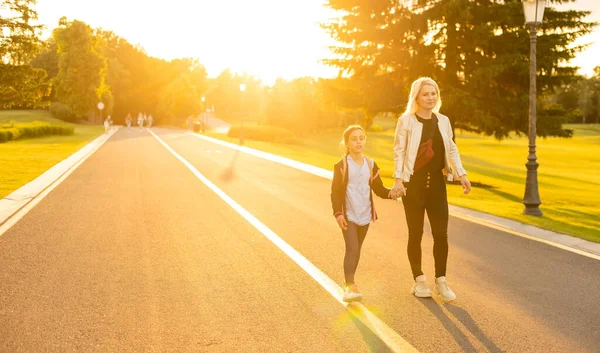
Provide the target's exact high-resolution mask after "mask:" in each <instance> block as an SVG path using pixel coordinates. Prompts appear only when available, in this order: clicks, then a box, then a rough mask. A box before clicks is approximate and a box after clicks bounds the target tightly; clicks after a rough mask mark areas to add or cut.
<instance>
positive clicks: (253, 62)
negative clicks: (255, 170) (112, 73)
mask: <svg viewBox="0 0 600 353" xmlns="http://www.w3.org/2000/svg"><path fill="white" fill-rule="evenodd" d="M166 4H167V3H166V2H151V1H141V0H136V1H123V0H106V1H103V2H94V3H90V2H88V1H80V0H38V12H39V17H40V22H42V23H44V24H45V25H46V26H47V27H48V29H53V28H55V27H56V26H57V23H58V19H59V18H60V17H62V16H66V17H67V19H68V20H69V21H72V20H75V19H79V20H82V21H84V22H86V23H89V24H90V25H91V26H92V27H101V28H103V29H106V30H111V31H113V32H115V33H116V34H117V35H119V36H121V37H123V38H125V39H127V40H128V41H129V42H131V43H133V44H139V45H141V46H142V47H143V48H144V49H145V50H146V52H147V53H148V54H149V55H152V56H156V57H160V58H164V59H168V60H169V59H174V58H181V57H195V58H198V59H199V60H200V62H201V63H202V64H203V65H205V66H206V68H207V70H208V73H209V75H210V76H216V75H218V74H219V72H221V71H222V70H224V69H227V68H230V69H232V71H234V72H238V73H248V74H251V75H254V76H256V77H258V78H260V79H261V80H262V81H263V82H264V83H266V84H271V83H273V81H274V80H275V79H276V78H277V77H282V78H284V79H291V78H295V77H301V76H315V77H331V76H334V75H335V74H336V70H335V69H333V68H329V67H326V66H325V65H323V64H321V63H319V60H320V59H322V58H326V57H329V56H330V54H329V50H328V49H327V46H328V45H331V44H333V41H332V40H331V39H330V38H329V37H328V36H327V34H326V33H325V32H324V31H323V30H322V29H321V28H319V26H318V23H319V22H322V21H325V20H327V18H329V17H331V16H332V11H331V10H329V9H327V8H325V7H324V6H323V1H321V0H303V1H279V0H261V1H243V0H234V1H227V2H225V1H189V0H171V1H169V2H168V6H167V5H166Z"/></svg>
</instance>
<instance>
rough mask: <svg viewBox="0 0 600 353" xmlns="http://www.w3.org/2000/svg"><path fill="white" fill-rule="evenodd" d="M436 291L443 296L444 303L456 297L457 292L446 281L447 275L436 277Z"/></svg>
mask: <svg viewBox="0 0 600 353" xmlns="http://www.w3.org/2000/svg"><path fill="white" fill-rule="evenodd" d="M435 292H436V293H437V294H439V295H440V297H442V300H443V301H444V303H449V302H451V301H453V300H455V299H456V294H454V292H453V291H452V289H450V287H448V283H446V277H445V276H442V277H438V278H436V279H435Z"/></svg>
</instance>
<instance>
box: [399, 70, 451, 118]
mask: <svg viewBox="0 0 600 353" xmlns="http://www.w3.org/2000/svg"><path fill="white" fill-rule="evenodd" d="M426 85H430V86H433V87H434V88H435V93H437V102H436V103H435V107H433V111H434V112H436V113H439V112H440V108H441V107H442V96H441V95H440V88H439V87H438V84H437V83H436V82H435V81H434V80H433V79H432V78H430V77H419V78H418V79H416V80H415V81H414V82H413V83H412V85H411V87H410V93H409V95H408V103H406V110H405V111H404V114H414V113H416V112H417V110H418V109H419V104H417V96H418V95H419V92H420V91H421V88H423V86H426Z"/></svg>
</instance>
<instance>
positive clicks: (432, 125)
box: [392, 77, 471, 303]
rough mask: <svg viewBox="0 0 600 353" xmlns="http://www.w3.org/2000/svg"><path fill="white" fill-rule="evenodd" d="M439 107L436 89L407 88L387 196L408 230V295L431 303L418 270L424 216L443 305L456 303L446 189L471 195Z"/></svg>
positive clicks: (419, 84)
mask: <svg viewBox="0 0 600 353" xmlns="http://www.w3.org/2000/svg"><path fill="white" fill-rule="evenodd" d="M441 105H442V100H441V98H440V90H439V88H438V85H437V83H436V82H435V81H434V80H432V79H431V78H429V77H421V78H419V79H418V80H416V81H414V82H413V83H412V87H411V89H410V95H409V100H408V104H407V105H406V111H405V112H404V114H403V115H402V116H401V117H400V118H398V124H397V126H396V135H395V138H394V167H395V171H394V178H395V179H396V180H395V183H394V187H393V189H392V196H395V197H399V196H402V202H403V204H404V212H405V214H406V223H407V225H408V249H407V252H408V259H409V261H410V266H411V270H412V273H413V277H414V279H415V283H414V285H413V286H412V289H411V292H412V293H413V294H414V295H415V296H417V297H420V298H427V297H431V290H429V288H428V286H427V278H426V277H425V275H424V274H423V271H422V270H421V238H422V236H423V223H424V220H425V211H427V217H428V218H429V223H430V224H431V233H432V235H433V241H434V243H433V258H434V261H435V278H436V279H435V290H436V293H437V294H439V295H440V296H441V298H442V300H443V301H444V302H446V303H447V302H450V301H452V300H454V299H456V294H454V292H453V291H452V290H451V289H450V287H448V284H447V282H446V263H447V259H448V199H447V195H446V183H445V180H444V175H446V176H447V178H448V180H450V181H452V180H455V179H459V180H460V182H461V184H462V187H463V190H464V193H465V194H468V193H469V192H470V191H471V183H470V182H469V180H468V179H467V173H466V171H465V170H464V168H463V166H462V163H461V160H460V156H459V154H458V149H457V147H456V144H455V143H454V141H453V133H452V127H451V126H450V120H448V117H446V116H444V115H442V114H440V113H439V109H440V107H441Z"/></svg>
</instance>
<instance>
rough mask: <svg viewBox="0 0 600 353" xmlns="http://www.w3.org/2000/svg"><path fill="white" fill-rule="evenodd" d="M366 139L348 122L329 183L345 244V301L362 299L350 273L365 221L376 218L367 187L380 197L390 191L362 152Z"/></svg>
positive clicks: (358, 250)
mask: <svg viewBox="0 0 600 353" xmlns="http://www.w3.org/2000/svg"><path fill="white" fill-rule="evenodd" d="M366 141H367V138H366V136H365V131H364V130H363V128H362V127H360V126H359V125H351V126H349V127H348V128H347V129H346V130H345V131H344V134H343V140H342V143H343V144H344V146H345V148H346V154H345V155H344V156H343V157H342V159H341V160H340V161H339V162H338V163H337V164H336V165H335V166H334V168H333V182H332V184H331V205H332V208H333V215H334V216H335V219H336V221H337V222H338V225H339V226H340V228H341V229H342V234H343V236H344V242H345V245H346V253H345V255H344V279H345V282H344V286H343V287H344V297H343V300H344V301H346V302H352V301H358V300H361V299H362V294H361V293H360V292H359V290H358V287H357V286H356V283H355V282H354V275H355V273H356V269H357V267H358V261H359V260H360V252H361V249H362V245H363V242H364V241H365V237H366V236H367V231H368V230H369V225H370V224H371V222H372V221H375V220H376V219H377V212H375V205H374V203H373V194H372V192H371V191H373V192H375V194H376V195H377V196H379V197H381V198H384V199H388V198H390V195H391V190H390V189H388V188H386V187H385V186H384V185H383V182H382V181H381V177H380V175H379V167H378V166H377V164H376V163H375V162H374V161H373V160H372V159H369V158H367V157H365V156H364V155H363V150H364V148H365V143H366Z"/></svg>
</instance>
